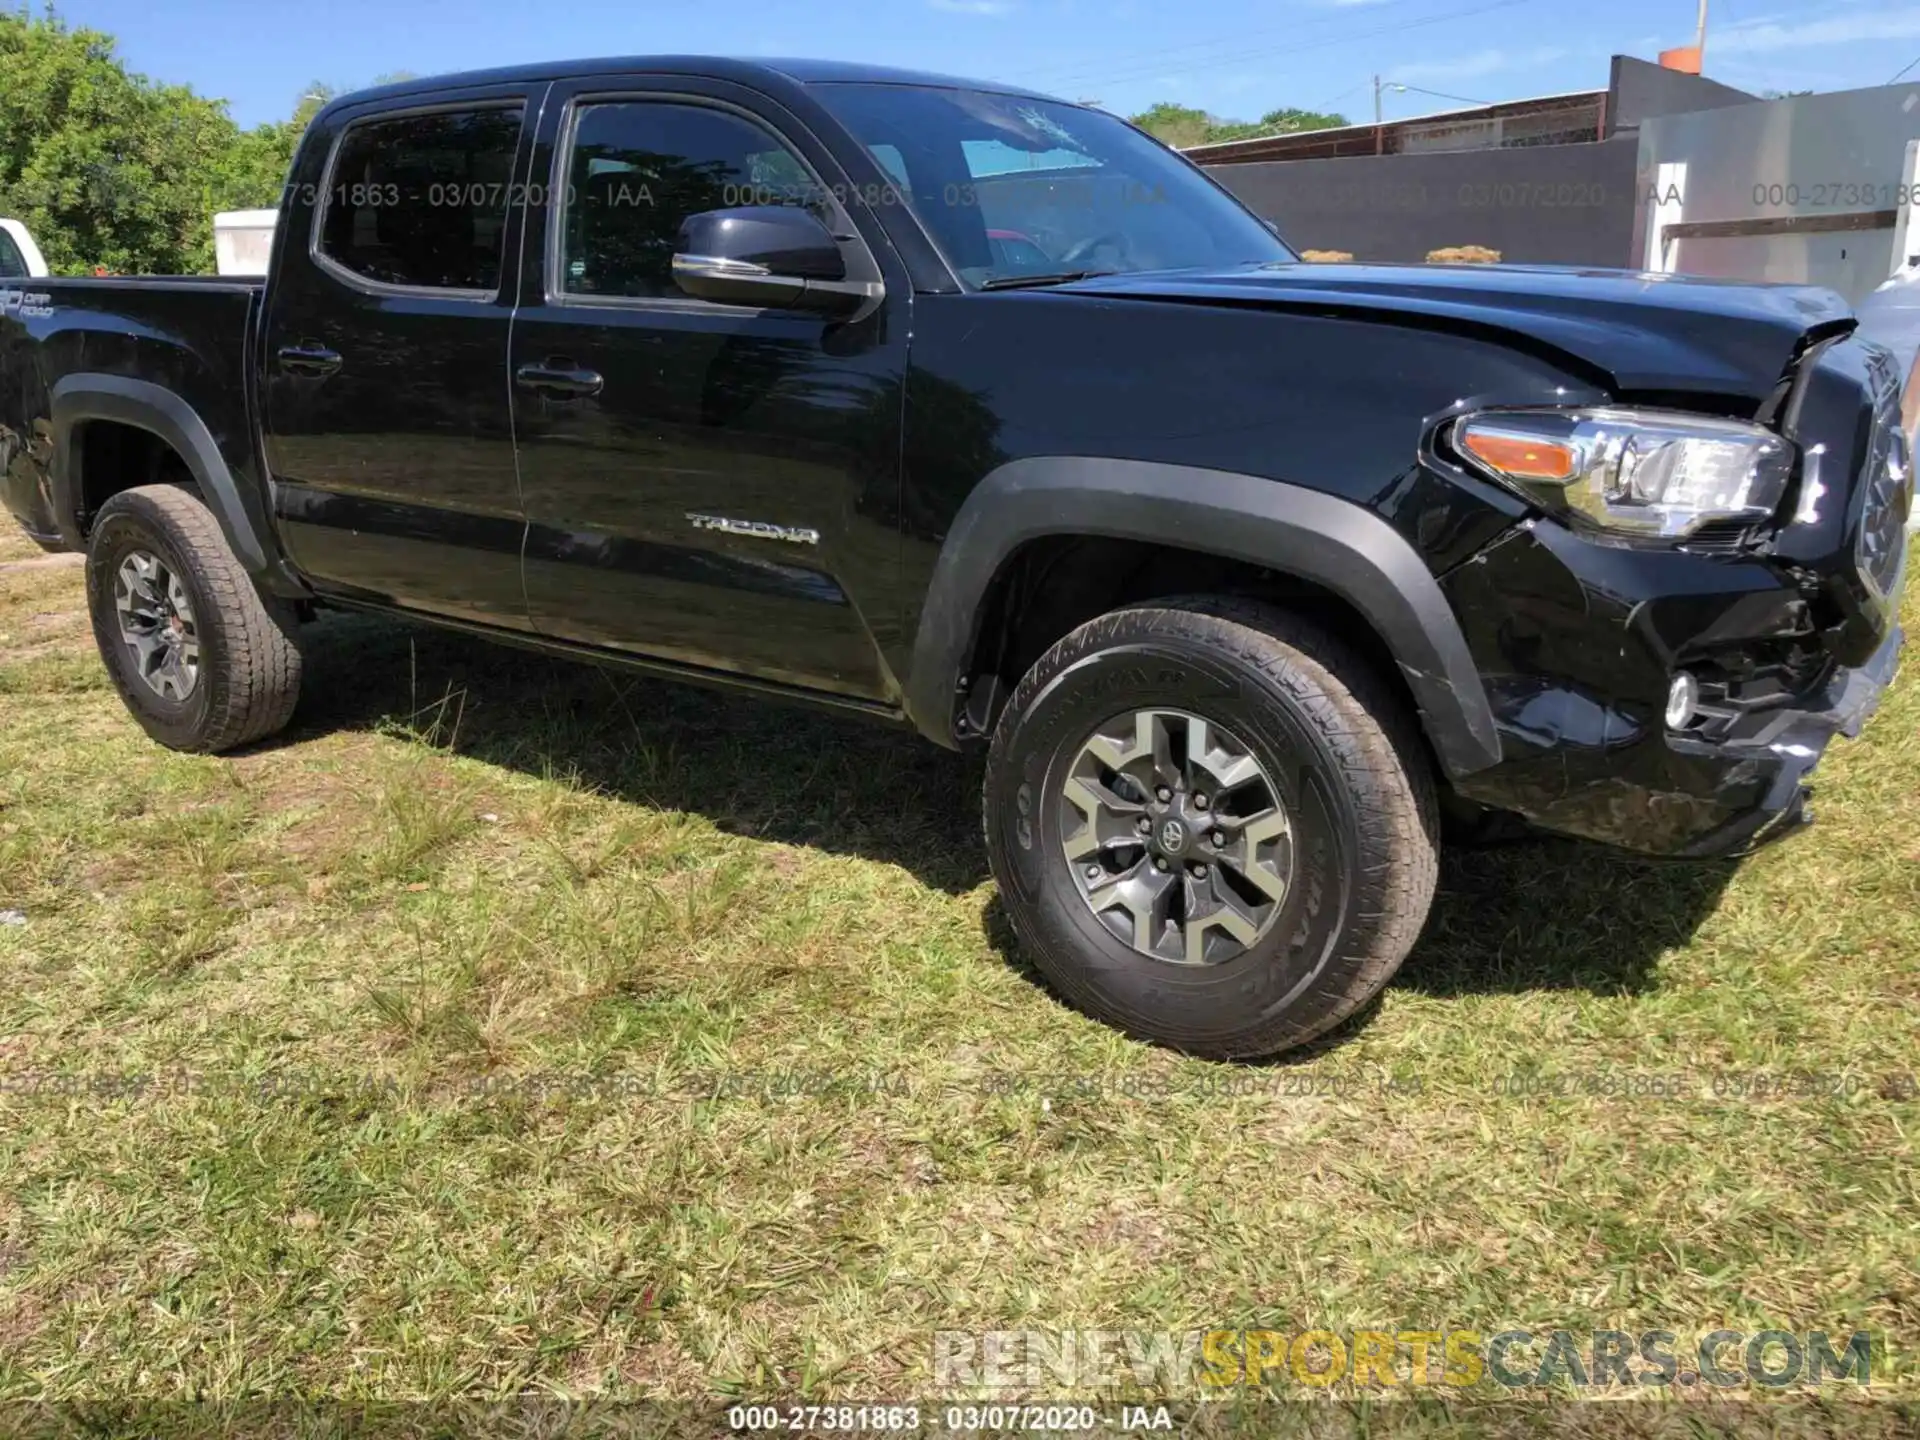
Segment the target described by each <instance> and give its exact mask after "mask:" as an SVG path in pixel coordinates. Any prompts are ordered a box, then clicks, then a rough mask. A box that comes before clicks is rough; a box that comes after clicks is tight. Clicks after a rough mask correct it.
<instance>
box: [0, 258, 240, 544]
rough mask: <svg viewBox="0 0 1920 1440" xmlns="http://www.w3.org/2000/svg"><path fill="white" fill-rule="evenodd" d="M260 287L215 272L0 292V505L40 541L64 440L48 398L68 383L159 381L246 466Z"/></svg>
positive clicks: (46, 538) (30, 284)
mask: <svg viewBox="0 0 1920 1440" xmlns="http://www.w3.org/2000/svg"><path fill="white" fill-rule="evenodd" d="M264 291H265V282H264V281H262V280H257V279H235V278H230V277H225V276H218V275H156V276H115V277H110V278H104V279H61V278H46V279H31V280H24V281H14V282H8V283H7V284H6V285H4V286H0V501H4V503H5V505H6V507H7V509H8V510H9V511H10V512H11V513H12V515H13V516H14V518H15V519H16V520H18V521H19V523H20V525H21V526H22V527H23V528H24V529H25V530H26V531H27V533H28V534H29V535H31V536H33V538H34V539H36V540H38V541H39V542H40V543H41V544H43V545H48V546H50V547H58V546H59V545H60V544H61V543H62V536H61V531H60V527H59V525H58V524H57V523H56V521H55V519H54V516H55V514H56V511H55V508H54V506H53V504H52V484H53V474H52V472H53V468H54V461H55V455H56V452H57V450H58V448H59V446H60V444H61V443H62V440H63V438H64V437H62V436H60V435H57V434H55V433H54V431H53V427H52V424H51V416H52V411H53V405H52V401H53V396H54V393H55V391H56V390H57V389H58V387H59V386H60V385H61V384H62V382H64V381H67V380H69V379H71V378H72V377H74V376H78V375H88V376H103V375H104V376H117V377H121V378H123V379H125V380H127V381H129V382H134V383H137V384H144V385H158V386H163V387H165V388H166V389H168V390H171V391H172V392H173V393H174V394H176V395H178V396H179V397H180V399H181V400H184V401H185V402H186V403H187V404H188V405H189V406H190V407H192V409H193V411H194V412H195V413H197V414H198V416H199V417H200V419H201V420H202V421H204V422H205V424H206V427H207V429H208V431H209V432H210V433H211V435H212V437H213V440H214V443H215V444H216V445H217V446H218V447H219V449H220V451H221V453H222V454H223V455H225V456H226V457H227V459H228V463H229V465H230V466H232V467H233V468H234V469H235V470H236V471H240V470H245V471H247V472H252V471H254V470H255V468H256V458H255V455H254V450H255V443H254V438H253V437H254V435H255V434H256V433H257V432H256V430H255V429H254V426H253V420H252V413H251V387H250V385H249V382H248V377H249V375H250V374H251V371H250V369H249V367H248V347H249V345H251V344H252V337H253V333H254V323H253V322H254V319H255V315H256V310H257V307H258V306H259V304H260V301H261V298H262V295H263V294H264Z"/></svg>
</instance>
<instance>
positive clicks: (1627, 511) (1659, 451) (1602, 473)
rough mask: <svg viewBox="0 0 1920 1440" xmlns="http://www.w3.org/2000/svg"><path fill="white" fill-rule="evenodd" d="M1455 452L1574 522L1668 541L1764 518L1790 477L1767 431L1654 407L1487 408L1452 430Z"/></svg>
mask: <svg viewBox="0 0 1920 1440" xmlns="http://www.w3.org/2000/svg"><path fill="white" fill-rule="evenodd" d="M1453 447H1454V449H1456V450H1457V451H1459V452H1460V454H1462V455H1463V456H1465V457H1466V458H1467V459H1469V460H1471V461H1473V462H1475V463H1476V464H1477V465H1479V466H1480V467H1481V468H1482V469H1484V470H1486V471H1487V472H1488V473H1489V474H1491V475H1493V476H1494V477H1495V478H1497V479H1500V480H1503V481H1505V482H1506V483H1507V484H1509V485H1511V486H1513V487H1514V488H1515V489H1518V490H1519V491H1521V492H1522V493H1523V494H1524V495H1526V496H1527V497H1528V498H1529V499H1532V500H1534V501H1537V502H1538V503H1540V504H1542V505H1544V506H1546V507H1547V508H1549V509H1556V510H1562V511H1564V512H1566V513H1567V515H1568V517H1569V518H1570V519H1574V520H1585V521H1587V522H1590V523H1592V524H1594V525H1597V526H1599V527H1601V528H1602V529H1605V530H1611V531H1617V532H1620V533H1622V534H1628V535H1646V536H1656V537H1661V538H1666V539H1679V538H1681V537H1683V536H1686V535H1688V534H1690V533H1692V532H1693V531H1694V530H1696V529H1698V528H1699V527H1700V526H1702V525H1704V524H1706V523H1707V522H1708V521H1711V520H1747V521H1754V522H1758V521H1761V520H1765V519H1767V518H1768V517H1770V516H1771V515H1772V514H1773V513H1774V511H1775V510H1776V509H1777V508H1778V507H1779V504H1780V498H1781V496H1782V495H1784V494H1785V493H1786V489H1787V481H1788V479H1789V478H1791V476H1792V474H1793V447H1792V446H1791V445H1789V444H1788V443H1787V442H1786V441H1785V440H1782V439H1781V438H1780V437H1779V436H1778V435H1776V434H1774V433H1773V432H1772V431H1771V430H1766V429H1762V428H1761V427H1760V426H1758V425H1749V424H1747V423H1746V422H1744V421H1740V420H1710V419H1706V418H1703V417H1700V416H1694V415H1674V414H1668V413H1663V412H1661V411H1658V410H1613V409H1606V410H1484V411H1482V412H1481V413H1479V414H1478V415H1474V416H1470V417H1469V418H1467V419H1464V420H1461V421H1458V422H1457V423H1456V424H1455V425H1454V428H1453Z"/></svg>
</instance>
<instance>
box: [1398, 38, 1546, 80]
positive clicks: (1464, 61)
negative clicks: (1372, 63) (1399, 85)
mask: <svg viewBox="0 0 1920 1440" xmlns="http://www.w3.org/2000/svg"><path fill="white" fill-rule="evenodd" d="M1568 53H1569V52H1568V51H1567V50H1566V49H1565V47H1563V46H1559V45H1550V46H1544V47H1542V48H1540V49H1537V50H1500V49H1487V50H1478V51H1475V52H1474V53H1473V54H1471V55H1462V56H1460V57H1459V58H1458V59H1455V60H1429V61H1423V62H1421V63H1419V64H1417V65H1399V66H1395V67H1394V69H1392V70H1391V71H1389V72H1388V73H1387V75H1386V78H1387V79H1388V80H1403V81H1405V82H1407V83H1408V84H1412V83H1413V82H1414V81H1416V80H1431V81H1433V82H1435V83H1436V84H1437V83H1440V82H1442V81H1452V82H1454V83H1456V84H1457V83H1458V82H1460V81H1462V80H1478V79H1480V78H1481V77H1482V76H1485V75H1498V74H1500V73H1501V72H1502V71H1505V70H1518V69H1521V68H1523V67H1525V66H1529V65H1549V64H1551V63H1553V62H1554V61H1555V60H1560V59H1564V58H1565V57H1566V56H1567V54H1568Z"/></svg>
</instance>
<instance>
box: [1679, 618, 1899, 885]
mask: <svg viewBox="0 0 1920 1440" xmlns="http://www.w3.org/2000/svg"><path fill="white" fill-rule="evenodd" d="M1905 638H1906V637H1905V635H1904V633H1903V632H1902V631H1901V629H1900V628H1899V627H1898V626H1895V627H1894V629H1893V632H1892V633H1891V634H1889V635H1888V636H1887V638H1886V640H1885V641H1883V642H1882V643H1881V646H1880V648H1879V650H1877V651H1876V652H1875V653H1874V655H1873V657H1872V658H1871V659H1870V660H1868V661H1867V663H1866V664H1864V665H1862V666H1860V667H1859V668H1858V669H1854V670H1842V671H1840V672H1838V673H1837V674H1836V675H1835V676H1834V677H1833V679H1832V680H1831V681H1830V682H1829V683H1828V685H1827V688H1826V689H1825V690H1824V691H1822V692H1821V695H1820V697H1819V700H1818V701H1816V702H1815V705H1814V706H1813V707H1812V708H1808V709H1803V710H1787V711H1778V712H1774V713H1772V714H1770V715H1767V716H1765V717H1764V719H1763V721H1762V723H1760V724H1758V725H1757V726H1756V727H1755V733H1753V734H1749V735H1742V734H1739V733H1737V732H1736V733H1735V734H1734V735H1733V736H1731V737H1730V738H1728V739H1726V740H1723V741H1720V742H1718V743H1713V744H1700V745H1691V744H1689V742H1686V741H1683V740H1676V741H1674V742H1672V743H1673V745H1674V747H1675V748H1676V749H1677V750H1681V751H1682V752H1683V753H1684V752H1685V751H1687V750H1689V749H1691V750H1693V751H1695V752H1696V753H1697V755H1698V757H1699V758H1700V759H1701V760H1702V761H1703V762H1704V763H1705V764H1708V765H1712V766H1716V767H1718V768H1720V770H1721V771H1722V774H1723V777H1724V778H1723V780H1722V784H1721V792H1722V794H1723V795H1724V796H1725V798H1726V800H1727V801H1728V802H1730V803H1731V805H1732V807H1733V809H1734V813H1733V814H1732V815H1731V816H1730V817H1729V818H1728V819H1727V820H1726V822H1725V823H1724V824H1722V825H1720V826H1719V827H1718V828H1716V829H1714V830H1711V831H1709V832H1707V833H1706V834H1704V835H1702V836H1701V837H1700V838H1699V839H1697V840H1694V841H1693V842H1691V843H1690V844H1689V845H1687V846H1686V847H1685V848H1684V849H1682V850H1681V851H1679V852H1678V853H1679V854H1680V855H1682V856H1684V857H1687V858H1691V859H1711V858H1715V857H1719V856H1727V855H1743V854H1746V853H1747V852H1749V851H1752V850H1756V849H1758V848H1759V847H1760V846H1762V845H1765V844H1767V843H1768V842H1769V841H1773V840H1778V839H1780V838H1782V837H1783V836H1786V835H1788V834H1791V833H1792V832H1793V831H1795V830H1797V829H1799V828H1800V827H1801V826H1803V825H1806V824H1809V823H1811V822H1812V820H1813V811H1812V809H1811V808H1810V807H1809V805H1808V803H1807V802H1808V799H1809V797H1810V795H1811V793H1812V792H1811V790H1810V789H1809V787H1808V785H1807V779H1808V777H1809V776H1810V775H1811V774H1812V773H1813V769H1814V767H1815V766H1816V765H1818V764H1819V763H1820V759H1821V757H1822V756H1823V755H1824V754H1825V753H1826V749H1827V746H1828V744H1829V743H1830V742H1831V741H1832V740H1833V738H1834V736H1836V735H1841V736H1845V737H1846V738H1847V739H1849V740H1851V739H1853V738H1854V737H1855V736H1856V735H1858V734H1859V733H1860V728H1861V727H1862V726H1863V725H1865V724H1866V723H1867V717H1868V716H1870V715H1872V714H1873V712H1874V711H1875V710H1876V709H1877V708H1879V705H1880V695H1881V692H1883V691H1884V690H1885V689H1886V688H1887V686H1888V685H1890V684H1891V683H1892V682H1893V677H1894V673H1895V671H1897V670H1898V669H1899V667H1900V648H1901V645H1902V643H1903V641H1904V640H1905ZM1756 787H1757V793H1758V800H1757V801H1756V800H1754V798H1753V796H1754V795H1755V793H1756Z"/></svg>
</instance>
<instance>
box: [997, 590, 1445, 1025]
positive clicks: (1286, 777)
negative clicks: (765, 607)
mask: <svg viewBox="0 0 1920 1440" xmlns="http://www.w3.org/2000/svg"><path fill="white" fill-rule="evenodd" d="M985 808H986V829H987V840H988V851H989V854H990V857H991V860H992V864H993V869H994V875H995V878H996V879H997V880H998V882H999V886H1000V891H1001V895H1002V898H1003V902H1004V903H1005V905H1006V907H1007V910H1008V913H1009V915H1010V917H1011V919H1012V921H1013V925H1014V929H1015V931H1016V932H1017V933H1018V935H1019V936H1020V938H1021V941H1022V942H1023V944H1024V945H1025V947H1026V948H1027V950H1028V951H1029V952H1030V953H1031V955H1032V956H1033V959H1034V961H1035V963H1036V965H1037V966H1038V967H1039V969H1040V970H1041V972H1042V973H1043V974H1044V975H1045V976H1046V977H1047V979H1048V980H1049V981H1050V982H1051V983H1052V984H1054V985H1055V986H1056V987H1057V988H1058V989H1059V991H1060V992H1061V993H1062V994H1063V995H1064V996H1066V997H1067V998H1068V999H1069V1000H1071V1001H1072V1002H1073V1003H1074V1004H1076V1005H1078V1006H1079V1007H1081V1008H1082V1009H1084V1010H1086V1011H1087V1012H1088V1013H1090V1014H1093V1015H1096V1016H1098V1017H1100V1018H1102V1019H1105V1020H1108V1021H1110V1022H1112V1023H1114V1024H1117V1025H1119V1026H1121V1027H1123V1028H1124V1029H1126V1030H1128V1031H1130V1032H1132V1033H1134V1034H1136V1035H1139V1036H1142V1037H1143V1038H1147V1039H1151V1040H1156V1041H1159V1042H1162V1043H1164V1044H1168V1045H1171V1046H1174V1047H1176V1048H1178V1049H1181V1050H1184V1051H1188V1052H1190V1053H1193V1054H1199V1055H1209V1056H1214V1057H1218V1058H1239V1057H1251V1056H1257V1055H1268V1054H1274V1053H1277V1052H1279V1051H1282V1050H1285V1049H1289V1048H1291V1047H1293V1046H1295V1045H1299V1044H1301V1043H1303V1042H1304V1041H1307V1040H1310V1039H1312V1038H1313V1037H1314V1036H1315V1035H1318V1034H1320V1033H1321V1032H1322V1031H1325V1030H1327V1029H1329V1028H1330V1027H1332V1026H1334V1025H1336V1024H1338V1023H1339V1022H1340V1021H1341V1020H1343V1019H1345V1018H1346V1017H1347V1016H1349V1015H1351V1014H1352V1013H1353V1012H1354V1011H1355V1010H1357V1009H1359V1008H1360V1006H1362V1005H1363V1004H1365V1003H1366V1001H1367V1000H1368V999H1370V998H1371V997H1372V996H1373V995H1374V994H1375V993H1377V992H1378V991H1379V990H1380V988H1381V987H1382V986H1384V985H1385V984H1386V982H1387V980H1388V979H1389V978H1390V977H1391V976H1392V974H1393V972H1394V971H1395V970H1396V969H1398V968H1399V965H1400V962H1401V961H1402V960H1403V959H1404V958H1405V957H1406V955H1407V952H1408V951H1409V950H1410V949H1411V948H1412V946H1413V942H1414V940H1415V939H1416V937H1417V936H1418V935H1419V932H1420V927H1421V925H1422V924H1423V923H1424V921H1425V919H1426V915H1427V911H1428V908H1429V906H1430V905H1431V903H1432V899H1433V891H1434V884H1435V880H1436V876H1437V873H1438V834H1439V822H1438V814H1437V806H1436V801H1435V795H1434V787H1433V782H1432V778H1431V775H1430V774H1429V772H1428V769H1427V764H1426V757H1425V754H1424V751H1423V749H1422V747H1421V745H1420V742H1419V740H1418V737H1417V735H1416V734H1415V732H1414V730H1413V728H1412V726H1411V724H1410V721H1409V718H1408V716H1407V713H1406V710H1405V707H1404V706H1403V705H1402V703H1401V702H1400V700H1399V697H1398V696H1397V695H1396V694H1394V693H1393V692H1392V691H1391V690H1390V689H1389V688H1388V687H1387V686H1386V685H1385V684H1383V683H1382V681H1381V679H1380V677H1379V676H1378V675H1377V674H1376V673H1375V672H1374V671H1373V670H1372V669H1371V667H1370V666H1369V665H1368V664H1367V663H1366V661H1364V660H1363V659H1362V658H1361V657H1360V656H1359V655H1357V654H1355V653H1354V652H1352V651H1350V650H1348V649H1347V648H1346V647H1345V646H1343V645H1341V644H1340V643H1339V642H1338V641H1336V640H1334V639H1333V638H1332V637H1331V636H1329V635H1327V634H1326V633H1325V632H1324V631H1322V630H1320V629H1318V628H1317V627H1315V626H1313V625H1311V624H1309V623H1308V622H1306V621H1304V620H1302V619H1301V618H1299V617H1298V616H1295V615H1293V614H1291V613H1289V612H1286V611H1283V610H1278V609H1275V608H1272V607H1269V606H1264V605H1259V604H1254V603H1251V602H1245V601H1227V600H1216V599H1209V598H1201V599H1193V600H1170V601H1163V602H1159V603H1157V604H1154V605H1151V606H1140V607H1136V608H1129V609H1125V610H1118V611H1115V612H1113V613H1112V614H1109V615H1105V616H1102V617H1101V618H1099V619H1097V620H1094V621H1092V622H1090V623H1088V624H1086V625H1083V626H1082V627H1081V628H1080V629H1078V630H1076V631H1074V632H1073V633H1072V634H1071V635H1068V636H1067V637H1066V638H1065V639H1063V640H1061V641H1060V642H1059V643H1058V644H1057V645H1055V646H1054V647H1053V648H1052V649H1051V650H1050V651H1048V652H1047V654H1046V655H1045V656H1043V657H1042V658H1041V660H1040V661H1039V663H1038V664H1036V665H1035V666H1034V668H1033V670H1032V671H1031V672H1030V673H1029V674H1028V675H1027V676H1026V677H1025V678H1024V679H1023V680H1022V681H1021V682H1020V684H1019V686H1018V687H1017V688H1016V690H1015V692H1014V694H1013V697H1012V698H1011V700H1010V701H1009V702H1008V705H1007V708H1006V710H1005V712H1004V713H1003V714H1002V716H1001V718H1000V721H999V724H998V726H997V727H996V729H995V732H994V738H993V746H992V749H991V752H990V755H989V761H988V774H987V783H986V807H985Z"/></svg>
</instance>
